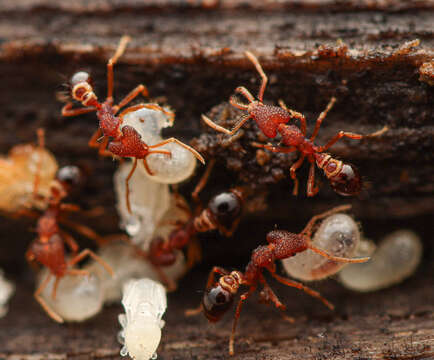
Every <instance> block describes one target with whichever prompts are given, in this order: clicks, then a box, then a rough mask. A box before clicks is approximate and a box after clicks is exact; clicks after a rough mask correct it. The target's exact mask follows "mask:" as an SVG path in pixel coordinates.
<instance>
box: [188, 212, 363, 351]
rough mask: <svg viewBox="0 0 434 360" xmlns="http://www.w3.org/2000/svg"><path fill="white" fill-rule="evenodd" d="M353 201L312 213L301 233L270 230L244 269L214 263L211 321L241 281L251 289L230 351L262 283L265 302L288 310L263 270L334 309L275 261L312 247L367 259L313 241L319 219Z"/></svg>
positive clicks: (208, 302) (208, 296)
mask: <svg viewBox="0 0 434 360" xmlns="http://www.w3.org/2000/svg"><path fill="white" fill-rule="evenodd" d="M350 208H351V206H350V205H344V206H338V207H335V208H333V209H331V210H329V211H326V212H324V213H322V214H320V215H316V216H314V217H312V219H311V220H310V221H309V222H308V224H307V225H306V227H305V228H304V229H303V230H302V231H301V232H300V233H299V234H294V233H290V232H289V231H285V230H273V231H270V232H269V233H268V234H267V241H268V245H266V246H259V247H257V248H256V249H255V250H253V252H252V255H251V260H250V262H249V263H248V264H247V266H246V269H245V271H244V273H242V272H241V271H232V272H229V271H226V270H225V269H222V268H220V267H214V268H213V269H212V271H211V272H210V274H209V277H208V282H207V287H206V292H205V294H204V297H203V300H202V304H201V308H202V309H203V312H204V315H205V316H206V317H207V318H208V320H209V321H211V322H216V321H218V320H220V318H221V317H222V316H223V315H224V313H226V312H227V311H228V310H229V308H230V306H231V305H232V303H233V301H234V296H235V294H236V293H237V292H238V289H239V287H240V286H241V285H243V286H247V287H248V290H247V291H246V292H245V293H243V294H241V296H240V300H239V302H238V305H237V308H236V311H235V317H234V322H233V326H232V333H231V337H230V341H229V354H230V355H233V354H234V337H235V330H236V326H237V322H238V318H239V317H240V313H241V308H242V306H243V303H244V301H246V300H247V298H248V297H249V296H250V295H251V294H252V293H253V292H254V291H255V290H256V288H257V286H258V284H261V285H262V286H263V288H264V289H263V291H262V292H261V293H260V296H261V299H262V300H263V301H265V302H272V303H274V305H275V306H276V307H277V308H279V309H280V310H285V309H286V307H285V305H283V304H282V303H281V302H280V301H279V299H278V298H277V296H276V295H275V294H274V292H273V291H272V290H271V288H270V286H269V285H268V283H267V281H266V280H265V277H264V275H263V273H262V272H263V270H264V269H267V270H268V271H269V272H270V274H271V275H272V276H273V277H274V278H275V279H276V280H277V281H279V282H281V283H283V284H285V285H287V286H291V287H295V288H298V289H300V290H303V291H304V292H306V293H308V294H309V295H311V296H313V297H315V298H317V299H319V300H321V301H322V302H323V303H324V304H325V305H326V306H327V307H328V308H330V309H332V310H333V309H334V306H333V305H332V304H331V303H329V302H328V301H327V300H326V299H325V298H323V297H322V296H321V295H320V294H319V293H318V292H316V291H314V290H312V289H310V288H309V287H307V286H305V285H303V284H301V283H299V282H296V281H294V280H290V279H287V278H285V277H282V276H280V275H277V274H276V264H275V261H276V260H278V259H280V260H281V259H286V258H288V257H291V256H294V255H295V254H297V253H299V252H302V251H305V250H307V249H310V250H312V251H314V252H316V253H318V254H319V255H321V256H324V257H326V258H328V259H330V260H333V261H341V262H347V263H361V262H366V261H368V260H369V258H358V259H348V258H342V257H336V256H332V255H330V254H328V253H327V252H325V251H323V250H321V249H318V248H316V247H315V246H313V245H312V243H311V235H312V231H313V227H314V225H315V223H316V222H317V221H318V220H320V219H323V218H325V217H327V216H329V215H331V214H334V213H337V212H341V211H345V210H348V209H350ZM215 273H217V274H219V275H221V277H220V279H219V280H218V281H217V282H215V280H214V274H215ZM189 313H190V314H193V313H195V310H193V311H190V312H189Z"/></svg>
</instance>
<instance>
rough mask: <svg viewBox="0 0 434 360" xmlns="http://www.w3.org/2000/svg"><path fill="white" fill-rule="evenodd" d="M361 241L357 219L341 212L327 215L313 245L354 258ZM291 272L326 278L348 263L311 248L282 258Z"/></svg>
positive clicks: (305, 277) (300, 276)
mask: <svg viewBox="0 0 434 360" xmlns="http://www.w3.org/2000/svg"><path fill="white" fill-rule="evenodd" d="M359 243H360V231H359V227H358V225H357V223H356V222H355V221H354V219H353V218H352V217H351V216H349V215H346V214H343V213H339V214H334V215H331V216H329V217H327V218H325V219H324V220H323V221H322V223H321V225H320V226H319V227H318V229H317V230H316V232H315V235H314V237H313V239H312V245H314V246H315V247H317V248H319V249H322V250H324V251H326V252H328V253H329V254H331V255H333V256H339V257H346V258H352V257H354V255H355V254H356V250H357V248H358V246H359ZM282 264H283V267H284V268H285V270H286V272H287V273H288V275H290V276H291V277H293V278H296V279H299V280H305V281H313V280H320V279H324V278H326V277H328V276H331V275H333V274H335V273H337V272H338V271H339V270H341V269H342V268H343V267H344V266H348V264H347V263H344V262H335V261H333V260H330V259H327V258H325V257H323V256H321V255H319V254H316V253H314V252H313V251H312V250H310V249H307V250H305V251H303V252H301V253H298V254H296V255H295V256H293V257H290V258H288V259H284V260H282Z"/></svg>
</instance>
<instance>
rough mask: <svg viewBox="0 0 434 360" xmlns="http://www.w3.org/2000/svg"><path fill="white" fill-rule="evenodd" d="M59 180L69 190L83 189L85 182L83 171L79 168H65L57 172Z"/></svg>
mask: <svg viewBox="0 0 434 360" xmlns="http://www.w3.org/2000/svg"><path fill="white" fill-rule="evenodd" d="M56 177H57V180H59V181H60V182H61V183H62V184H63V185H65V186H67V187H68V190H70V189H75V188H79V187H81V186H82V185H83V184H84V182H85V176H84V173H83V171H82V170H81V169H80V168H79V167H78V166H73V165H69V166H63V167H61V168H60V169H59V171H58V172H57V176H56Z"/></svg>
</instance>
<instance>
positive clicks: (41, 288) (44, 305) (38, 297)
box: [33, 273, 63, 323]
mask: <svg viewBox="0 0 434 360" xmlns="http://www.w3.org/2000/svg"><path fill="white" fill-rule="evenodd" d="M51 276H52V274H51V273H50V274H48V275H47V277H46V278H45V280H44V281H43V282H42V284H41V285H40V286H39V287H38V288H37V289H36V291H35V293H34V294H33V296H34V297H35V299H36V301H37V302H38V303H39V304H40V305H41V306H42V308H43V309H44V310H45V312H46V313H47V314H48V316H50V318H52V319H53V320H54V321H56V322H58V323H63V319H62V317H61V316H59V315H58V314H57V313H56V312H55V311H54V310H53V309H51V307H50V306H49V305H48V304H47V303H46V302H45V300H44V299H43V298H42V296H41V293H42V291H44V289H45V288H46V287H47V285H48V282H49V281H50V279H51Z"/></svg>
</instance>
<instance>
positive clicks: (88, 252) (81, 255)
mask: <svg viewBox="0 0 434 360" xmlns="http://www.w3.org/2000/svg"><path fill="white" fill-rule="evenodd" d="M86 256H90V257H91V258H92V259H94V260H95V261H97V262H98V263H99V264H100V265H101V266H102V267H104V269H106V271H107V272H108V273H109V274H110V275H111V276H113V275H114V273H113V270H112V268H111V267H110V265H109V264H107V263H106V262H105V261H104V260H103V259H101V257H99V256H98V255H97V254H95V253H94V252H93V251H92V250H89V249H84V250H83V251H82V252H80V253H79V254H78V255H76V256H74V257H73V258H72V259H71V260H70V261H69V265H70V266H73V265H75V264H77V263H78V262H80V261H81V260H83V259H84V258H85V257H86Z"/></svg>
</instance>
